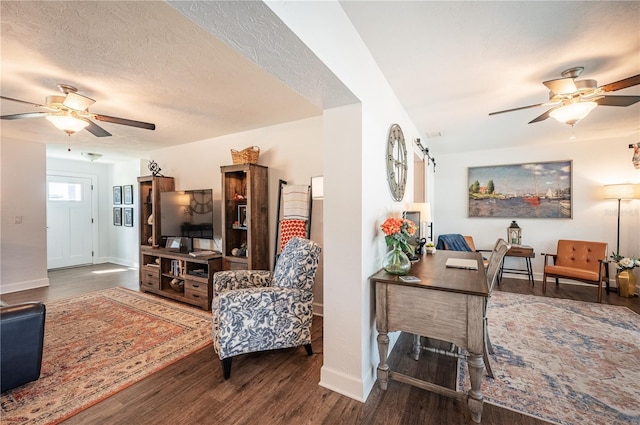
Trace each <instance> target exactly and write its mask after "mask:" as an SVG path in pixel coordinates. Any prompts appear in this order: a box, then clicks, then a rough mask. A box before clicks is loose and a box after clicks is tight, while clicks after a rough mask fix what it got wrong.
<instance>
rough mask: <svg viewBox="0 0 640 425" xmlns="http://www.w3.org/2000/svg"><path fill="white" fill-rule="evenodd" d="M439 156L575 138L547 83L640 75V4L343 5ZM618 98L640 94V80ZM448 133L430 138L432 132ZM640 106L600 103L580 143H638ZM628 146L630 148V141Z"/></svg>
mask: <svg viewBox="0 0 640 425" xmlns="http://www.w3.org/2000/svg"><path fill="white" fill-rule="evenodd" d="M341 4H342V7H343V9H344V10H345V11H346V13H347V15H348V16H349V18H350V20H351V21H352V23H353V24H354V26H355V27H356V29H357V30H358V32H359V33H360V35H361V37H362V39H363V40H364V42H365V44H366V45H367V46H368V48H369V50H370V51H371V53H372V55H373V56H374V58H375V59H376V61H377V62H378V64H379V66H380V68H381V70H382V72H383V73H384V75H385V77H386V78H387V80H388V81H389V83H390V85H391V86H392V88H393V89H394V91H395V93H396V95H397V96H398V98H399V99H400V102H401V103H402V104H403V105H404V107H405V108H406V110H407V111H408V113H409V115H410V116H411V117H412V119H413V121H414V123H415V124H416V126H417V127H418V129H419V130H420V131H421V132H422V137H423V144H425V143H426V145H427V146H429V147H430V149H432V152H434V153H453V152H457V151H462V150H465V151H469V150H478V149H485V148H500V147H509V146H514V147H516V146H532V147H535V146H541V145H544V144H546V143H558V142H569V141H570V140H569V137H570V136H571V134H572V129H571V127H570V126H568V125H566V124H561V123H559V122H557V121H556V120H554V119H552V118H549V119H547V120H545V121H542V122H539V123H535V124H527V123H528V122H529V121H531V120H532V119H534V118H535V117H537V116H538V115H540V114H542V113H543V112H545V111H546V110H547V108H544V107H540V108H535V109H528V110H523V111H518V112H511V113H508V114H501V115H495V116H491V117H490V116H488V114H489V113H490V112H493V111H500V110H505V109H510V108H515V107H520V106H526V105H533V104H538V103H543V102H546V101H547V100H548V89H547V88H546V87H545V86H544V85H543V84H542V81H546V80H551V79H555V78H560V73H561V72H562V71H563V70H565V69H568V68H571V67H574V66H583V67H584V68H585V70H584V72H583V74H582V76H581V78H590V79H595V80H597V81H598V84H599V85H603V84H606V83H611V82H614V81H618V80H621V79H623V78H626V77H630V76H632V75H637V74H640V2H638V1H624V2H609V1H606V2H573V1H532V2H525V1H498V2H487V1H474V2H459V1H449V2H432V1H416V2H410V1H399V2H395V1H391V2H384V1H383V2H355V1H345V2H341ZM612 94H615V95H630V94H634V95H640V86H635V87H632V88H628V89H625V90H620V91H617V92H615V93H612ZM432 132H441V133H442V137H438V138H433V139H425V137H426V134H427V133H432ZM639 134H640V103H636V104H635V105H633V106H629V107H609V106H599V107H597V108H596V109H595V110H594V111H593V112H591V114H590V115H589V116H588V117H587V118H585V119H584V120H583V121H581V122H579V123H578V124H576V125H575V128H574V135H575V137H576V139H575V140H574V141H573V142H572V143H579V142H580V141H581V140H588V139H601V138H612V137H616V138H622V139H623V140H624V141H625V142H628V143H635V142H638V141H639V137H638V136H639ZM625 148H626V146H625Z"/></svg>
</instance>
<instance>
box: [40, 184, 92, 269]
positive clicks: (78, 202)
mask: <svg viewBox="0 0 640 425" xmlns="http://www.w3.org/2000/svg"><path fill="white" fill-rule="evenodd" d="M91 183H92V182H91V179H90V178H86V177H72V176H56V175H48V176H47V268H48V269H56V268H60V267H71V266H79V265H83V264H91V263H92V260H93V252H92V251H93V232H92V221H93V220H92V214H91V211H92V205H91V204H92V196H91V191H92V184H91Z"/></svg>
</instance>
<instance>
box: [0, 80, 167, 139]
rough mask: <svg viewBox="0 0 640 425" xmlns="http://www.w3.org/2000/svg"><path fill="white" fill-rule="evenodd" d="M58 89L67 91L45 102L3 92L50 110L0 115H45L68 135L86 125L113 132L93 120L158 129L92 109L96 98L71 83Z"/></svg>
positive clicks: (12, 117) (98, 131)
mask: <svg viewBox="0 0 640 425" xmlns="http://www.w3.org/2000/svg"><path fill="white" fill-rule="evenodd" d="M58 89H59V90H60V91H61V92H62V93H64V96H60V95H52V96H47V97H46V98H45V104H44V105H41V104H38V103H31V102H27V101H24V100H19V99H14V98H11V97H6V96H0V98H1V99H5V100H9V101H12V102H18V103H25V104H27V105H31V106H34V107H36V108H42V109H45V110H47V112H26V113H22V114H13V115H3V116H0V119H3V120H16V119H23V118H40V117H45V118H46V119H47V120H48V121H50V122H51V123H52V124H53V125H55V126H56V128H58V129H60V130H62V131H64V132H66V133H67V134H68V135H72V134H73V133H76V132H78V131H80V130H82V129H86V130H87V131H88V132H90V133H91V134H93V135H94V136H96V137H107V136H111V133H109V132H108V131H107V130H105V129H104V128H102V127H100V126H99V125H97V124H96V123H94V122H93V121H91V120H97V121H103V122H109V123H113V124H120V125H127V126H131V127H137V128H143V129H146V130H155V129H156V126H155V124H151V123H147V122H142V121H134V120H130V119H125V118H117V117H111V116H108V115H101V114H94V113H91V112H89V107H90V106H91V105H93V104H94V103H95V100H93V99H91V98H89V97H87V96H83V95H81V94H78V93H77V91H78V89H76V88H75V87H73V86H71V85H68V84H58Z"/></svg>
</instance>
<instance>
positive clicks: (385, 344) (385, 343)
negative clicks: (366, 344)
mask: <svg viewBox="0 0 640 425" xmlns="http://www.w3.org/2000/svg"><path fill="white" fill-rule="evenodd" d="M388 350H389V336H388V335H387V333H386V332H380V333H379V334H378V352H379V353H380V364H379V365H378V380H379V381H380V388H382V389H383V390H386V389H387V383H388V382H389V365H387V351H388Z"/></svg>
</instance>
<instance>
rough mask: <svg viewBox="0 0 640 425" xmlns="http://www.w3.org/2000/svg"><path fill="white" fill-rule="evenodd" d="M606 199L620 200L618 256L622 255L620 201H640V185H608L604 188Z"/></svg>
mask: <svg viewBox="0 0 640 425" xmlns="http://www.w3.org/2000/svg"><path fill="white" fill-rule="evenodd" d="M604 199H617V200H618V232H617V233H616V235H617V237H616V255H620V201H621V200H623V199H640V184H607V185H605V186H604Z"/></svg>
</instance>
